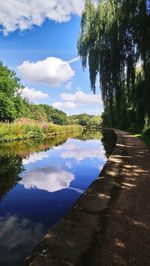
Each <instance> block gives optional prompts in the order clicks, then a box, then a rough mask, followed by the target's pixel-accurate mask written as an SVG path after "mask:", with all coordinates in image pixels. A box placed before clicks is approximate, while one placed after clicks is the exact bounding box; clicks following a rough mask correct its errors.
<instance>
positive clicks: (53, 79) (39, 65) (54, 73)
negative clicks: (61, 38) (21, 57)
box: [18, 57, 75, 87]
mask: <svg viewBox="0 0 150 266" xmlns="http://www.w3.org/2000/svg"><path fill="white" fill-rule="evenodd" d="M18 70H19V71H20V72H21V74H22V75H23V76H24V77H25V78H26V79H27V80H28V81H30V82H35V83H41V84H45V85H48V86H50V87H59V86H60V85H61V84H62V83H64V82H67V81H69V80H70V79H71V78H72V77H73V76H74V74H75V72H74V71H73V69H72V68H71V66H70V64H69V62H67V61H64V60H61V59H59V58H55V57H48V58H46V59H45V60H43V61H37V62H30V61H24V62H23V64H22V65H20V66H18Z"/></svg>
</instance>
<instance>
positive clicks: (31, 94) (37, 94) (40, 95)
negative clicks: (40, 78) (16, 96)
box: [21, 87, 49, 101]
mask: <svg viewBox="0 0 150 266" xmlns="http://www.w3.org/2000/svg"><path fill="white" fill-rule="evenodd" d="M21 95H22V96H23V97H24V98H28V99H29V100H31V101H35V100H39V99H47V98H48V97H49V95H48V94H47V93H44V92H42V91H38V90H35V89H29V88H27V87H25V88H24V89H23V90H22V92H21Z"/></svg>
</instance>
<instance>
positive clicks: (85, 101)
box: [53, 89, 103, 114]
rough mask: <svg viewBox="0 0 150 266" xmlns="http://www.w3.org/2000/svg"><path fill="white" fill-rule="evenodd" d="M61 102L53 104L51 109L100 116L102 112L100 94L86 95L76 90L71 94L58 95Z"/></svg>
mask: <svg viewBox="0 0 150 266" xmlns="http://www.w3.org/2000/svg"><path fill="white" fill-rule="evenodd" d="M60 98H61V101H60V102H55V103H53V107H55V108H58V109H61V110H63V111H66V112H67V111H68V110H77V111H79V112H80V113H81V111H82V112H86V113H89V114H100V113H101V112H102V111H103V103H102V99H101V95H100V94H97V95H95V94H92V93H90V94H88V93H85V92H83V91H81V89H80V90H77V91H76V92H75V93H74V94H73V93H62V94H60Z"/></svg>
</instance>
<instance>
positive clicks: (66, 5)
mask: <svg viewBox="0 0 150 266" xmlns="http://www.w3.org/2000/svg"><path fill="white" fill-rule="evenodd" d="M84 3H85V0H78V1H77V0H44V1H41V0H5V1H1V4H0V25H2V31H3V33H4V34H5V35H6V34H8V33H9V32H13V31H15V30H16V29H19V30H21V31H23V30H26V29H30V28H31V27H32V26H33V25H37V26H40V25H41V24H42V23H43V22H44V21H45V20H46V19H49V20H53V21H56V22H66V21H69V20H70V17H71V14H77V15H81V13H82V10H83V8H84Z"/></svg>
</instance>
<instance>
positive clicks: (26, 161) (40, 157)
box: [23, 152, 49, 165]
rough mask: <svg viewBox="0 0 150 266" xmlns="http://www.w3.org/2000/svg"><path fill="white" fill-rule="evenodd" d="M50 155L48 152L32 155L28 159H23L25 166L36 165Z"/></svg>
mask: <svg viewBox="0 0 150 266" xmlns="http://www.w3.org/2000/svg"><path fill="white" fill-rule="evenodd" d="M48 157H49V155H48V154H47V153H46V152H38V153H37V152H35V153H33V154H31V155H30V156H29V157H28V158H26V159H23V164H24V165H27V164H30V163H36V162H37V161H41V160H43V159H45V158H48Z"/></svg>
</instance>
